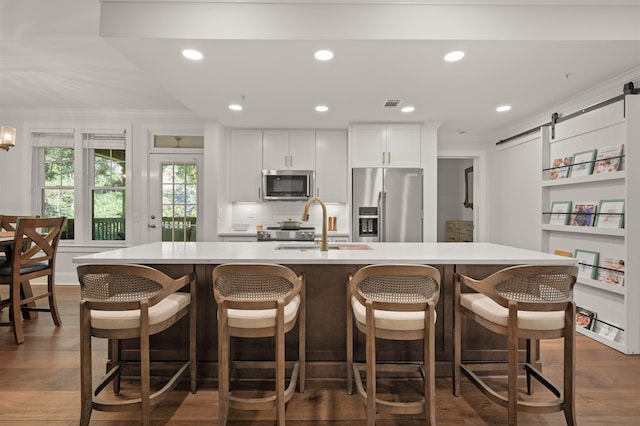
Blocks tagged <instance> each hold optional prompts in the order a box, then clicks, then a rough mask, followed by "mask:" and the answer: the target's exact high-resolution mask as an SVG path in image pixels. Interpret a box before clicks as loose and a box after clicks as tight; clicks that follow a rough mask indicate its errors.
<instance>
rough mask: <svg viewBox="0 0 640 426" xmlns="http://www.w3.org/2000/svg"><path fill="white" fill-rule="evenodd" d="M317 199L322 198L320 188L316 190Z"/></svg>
mask: <svg viewBox="0 0 640 426" xmlns="http://www.w3.org/2000/svg"><path fill="white" fill-rule="evenodd" d="M316 197H320V188H319V187H318V188H316Z"/></svg>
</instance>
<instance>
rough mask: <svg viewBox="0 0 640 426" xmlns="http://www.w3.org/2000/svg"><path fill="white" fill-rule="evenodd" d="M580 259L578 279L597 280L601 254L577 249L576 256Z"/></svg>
mask: <svg viewBox="0 0 640 426" xmlns="http://www.w3.org/2000/svg"><path fill="white" fill-rule="evenodd" d="M573 257H575V258H576V259H578V277H581V278H589V279H592V280H595V279H596V278H597V276H598V260H599V258H600V253H598V252H595V251H590V250H582V249H576V251H575V254H574V256H573Z"/></svg>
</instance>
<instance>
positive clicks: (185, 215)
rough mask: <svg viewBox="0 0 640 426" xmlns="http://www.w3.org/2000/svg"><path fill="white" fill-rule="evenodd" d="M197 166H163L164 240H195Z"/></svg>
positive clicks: (186, 164) (178, 164)
mask: <svg viewBox="0 0 640 426" xmlns="http://www.w3.org/2000/svg"><path fill="white" fill-rule="evenodd" d="M197 176H198V173H197V166H196V164H190V163H172V164H163V165H162V241H196V235H195V233H196V220H197V216H198V197H197V195H198V181H197Z"/></svg>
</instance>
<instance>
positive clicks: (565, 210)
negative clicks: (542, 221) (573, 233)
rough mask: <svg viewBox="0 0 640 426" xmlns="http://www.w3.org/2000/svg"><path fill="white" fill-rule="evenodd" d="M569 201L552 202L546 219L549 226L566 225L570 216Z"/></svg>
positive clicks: (570, 203)
mask: <svg viewBox="0 0 640 426" xmlns="http://www.w3.org/2000/svg"><path fill="white" fill-rule="evenodd" d="M571 205H572V202H571V201H553V202H552V203H551V211H550V212H549V214H548V217H547V223H548V224H549V225H567V224H568V223H569V216H571Z"/></svg>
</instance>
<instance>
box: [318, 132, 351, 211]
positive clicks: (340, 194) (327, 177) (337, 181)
mask: <svg viewBox="0 0 640 426" xmlns="http://www.w3.org/2000/svg"><path fill="white" fill-rule="evenodd" d="M316 195H317V196H318V197H320V199H322V201H324V202H329V203H346V202H347V132H346V131H344V130H318V131H317V132H316Z"/></svg>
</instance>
